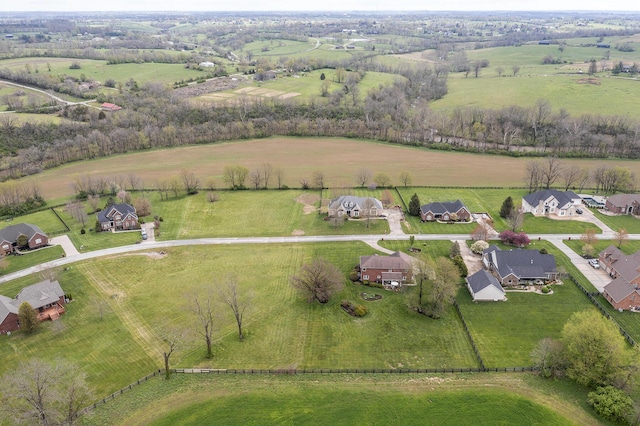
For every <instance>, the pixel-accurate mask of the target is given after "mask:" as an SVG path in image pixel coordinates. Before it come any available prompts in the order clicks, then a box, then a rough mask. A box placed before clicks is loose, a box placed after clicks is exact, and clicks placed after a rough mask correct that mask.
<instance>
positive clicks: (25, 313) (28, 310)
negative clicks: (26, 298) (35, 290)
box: [18, 302, 40, 333]
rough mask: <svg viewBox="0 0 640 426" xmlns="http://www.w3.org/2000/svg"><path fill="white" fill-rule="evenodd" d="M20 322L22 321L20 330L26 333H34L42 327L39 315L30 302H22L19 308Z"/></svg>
mask: <svg viewBox="0 0 640 426" xmlns="http://www.w3.org/2000/svg"><path fill="white" fill-rule="evenodd" d="M18 321H20V329H21V330H24V331H25V332H26V333H33V332H34V331H36V330H37V329H38V326H39V325H40V321H39V320H38V314H36V311H34V310H33V306H31V305H30V304H29V302H22V304H21V305H20V307H19V308H18Z"/></svg>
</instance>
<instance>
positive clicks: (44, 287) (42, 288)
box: [11, 280, 64, 309]
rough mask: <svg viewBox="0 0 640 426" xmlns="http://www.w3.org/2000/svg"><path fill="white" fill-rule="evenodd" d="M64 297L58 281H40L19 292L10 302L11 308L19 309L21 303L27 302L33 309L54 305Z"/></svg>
mask: <svg viewBox="0 0 640 426" xmlns="http://www.w3.org/2000/svg"><path fill="white" fill-rule="evenodd" d="M61 296H64V291H63V290H62V287H60V283H58V281H49V280H45V281H41V282H39V283H37V284H33V285H30V286H28V287H25V288H23V289H22V290H20V293H18V295H17V296H16V298H15V299H13V301H12V302H11V304H12V305H13V306H15V307H16V308H19V307H20V305H21V304H22V303H23V302H28V303H29V304H30V305H31V306H32V307H33V309H38V308H40V307H42V306H45V305H49V304H51V303H55V302H57V301H58V299H59V298H60V297H61Z"/></svg>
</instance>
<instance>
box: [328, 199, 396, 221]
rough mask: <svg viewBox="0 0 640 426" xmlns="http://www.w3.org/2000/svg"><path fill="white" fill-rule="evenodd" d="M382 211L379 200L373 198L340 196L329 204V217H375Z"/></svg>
mask: <svg viewBox="0 0 640 426" xmlns="http://www.w3.org/2000/svg"><path fill="white" fill-rule="evenodd" d="M382 210H383V207H382V203H381V202H380V200H378V199H376V198H373V197H356V196H354V195H342V196H340V197H338V198H335V199H333V200H331V202H330V203H329V217H336V216H337V217H341V216H347V217H353V218H358V217H368V216H372V217H375V216H378V215H379V214H380V213H382Z"/></svg>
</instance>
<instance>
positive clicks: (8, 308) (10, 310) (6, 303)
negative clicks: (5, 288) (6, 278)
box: [0, 295, 18, 324]
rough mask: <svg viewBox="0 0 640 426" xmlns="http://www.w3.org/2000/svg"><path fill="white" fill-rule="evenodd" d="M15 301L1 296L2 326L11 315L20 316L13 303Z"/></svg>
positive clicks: (0, 314)
mask: <svg viewBox="0 0 640 426" xmlns="http://www.w3.org/2000/svg"><path fill="white" fill-rule="evenodd" d="M11 302H13V299H10V298H8V297H6V296H2V295H0V324H2V322H3V321H4V320H5V318H7V316H9V314H16V315H17V314H18V308H16V307H15V306H13V304H12V303H11Z"/></svg>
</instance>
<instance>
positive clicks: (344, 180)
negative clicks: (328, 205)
mask: <svg viewBox="0 0 640 426" xmlns="http://www.w3.org/2000/svg"><path fill="white" fill-rule="evenodd" d="M365 152H366V154H367V158H369V160H368V161H367V168H368V169H369V170H370V171H371V172H372V174H373V175H375V174H376V173H386V174H387V175H389V177H390V178H391V181H392V184H394V185H401V182H400V180H399V178H398V175H399V173H400V171H402V170H406V171H408V172H409V173H410V174H411V176H412V178H413V185H416V186H421V185H432V186H440V185H441V186H448V187H455V186H470V185H471V186H475V187H481V186H492V187H496V186H497V187H504V186H520V185H524V168H525V165H526V162H527V161H528V160H527V159H525V158H512V157H501V156H495V155H479V154H466V153H456V152H442V151H433V150H428V149H423V148H417V147H409V146H399V145H390V144H385V143H375V142H371V141H364V140H356V139H345V138H290V137H273V138H267V139H252V140H247V141H237V142H225V143H215V144H211V145H198V146H189V147H182V148H175V149H162V150H153V151H145V152H137V153H132V154H125V155H117V156H113V157H108V158H101V159H96V160H89V161H83V162H78V163H71V164H66V165H64V166H61V167H57V168H55V169H50V170H45V171H44V172H43V173H40V174H38V175H35V176H31V177H28V178H26V179H25V180H26V181H30V182H35V183H37V184H38V186H39V188H40V189H41V193H42V194H43V196H44V197H45V198H46V199H47V200H50V199H56V198H59V197H69V196H71V195H72V190H71V183H72V182H73V180H74V177H75V176H78V175H85V174H87V175H93V176H110V177H112V176H116V175H119V174H120V175H124V176H127V175H129V174H130V173H134V174H136V175H138V176H139V177H140V178H141V179H142V181H143V183H144V186H145V187H146V188H152V187H154V186H155V187H156V188H157V186H156V185H157V182H158V181H160V180H166V179H169V178H171V177H173V176H175V177H178V176H179V175H180V172H181V170H182V169H187V170H189V171H192V172H193V173H194V174H195V175H196V176H198V177H199V178H200V179H201V181H202V182H205V183H206V182H208V181H209V180H213V181H214V182H215V185H216V186H217V187H224V186H225V183H224V179H223V170H224V167H225V166H226V165H233V164H240V165H242V166H244V167H247V168H248V169H249V170H253V169H258V168H260V167H261V166H262V165H263V164H264V163H270V164H271V165H272V166H273V167H274V168H277V167H281V168H282V170H283V172H284V179H283V184H285V185H288V186H289V187H292V188H294V187H300V181H301V180H302V179H307V180H308V181H311V179H312V177H313V173H314V172H315V171H321V172H323V174H324V175H325V178H326V186H327V187H329V188H336V187H353V186H356V185H357V183H356V175H357V172H358V170H359V169H361V168H363V164H362V155H363V153H365ZM563 162H565V163H566V164H567V165H574V164H575V165H578V166H581V167H586V168H589V169H595V168H596V167H599V166H601V165H616V166H620V167H626V168H628V169H629V170H630V171H631V172H632V173H635V174H636V175H640V162H637V161H627V160H617V161H614V160H582V159H581V160H563ZM461 170H463V171H464V173H461ZM275 185H276V184H275V179H273V180H272V181H271V183H270V187H271V188H273V187H275ZM515 193H516V191H514V192H513V194H515ZM409 196H411V194H409ZM448 198H449V197H448ZM424 201H426V199H425V200H424ZM463 201H465V202H466V200H464V199H463ZM499 203H500V204H498V205H497V207H496V208H497V209H499V208H500V205H501V203H502V200H500V201H499ZM493 204H495V203H493Z"/></svg>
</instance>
